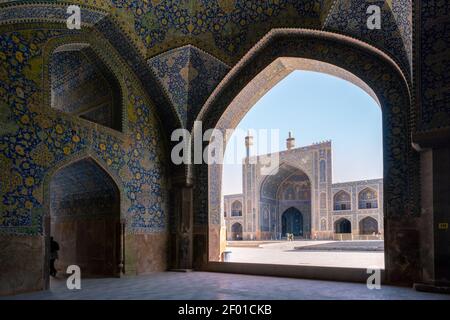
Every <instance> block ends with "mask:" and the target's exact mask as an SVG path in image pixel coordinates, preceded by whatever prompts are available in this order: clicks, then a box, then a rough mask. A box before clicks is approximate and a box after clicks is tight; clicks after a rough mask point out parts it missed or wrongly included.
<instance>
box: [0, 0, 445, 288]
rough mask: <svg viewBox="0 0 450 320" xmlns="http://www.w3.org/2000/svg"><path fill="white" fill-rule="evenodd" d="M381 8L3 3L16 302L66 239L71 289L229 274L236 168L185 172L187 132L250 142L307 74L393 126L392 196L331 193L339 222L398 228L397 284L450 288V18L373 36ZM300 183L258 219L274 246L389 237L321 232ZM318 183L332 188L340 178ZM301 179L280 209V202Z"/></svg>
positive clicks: (267, 199) (413, 19) (272, 195)
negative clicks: (178, 155)
mask: <svg viewBox="0 0 450 320" xmlns="http://www.w3.org/2000/svg"><path fill="white" fill-rule="evenodd" d="M369 2H370V1H356V0H355V1H353V0H352V1H348V0H324V1H318V0H305V1H294V0H286V1H272V2H270V1H269V2H267V3H264V4H259V2H258V3H257V2H256V1H255V2H254V5H253V4H252V1H243V0H242V1H241V0H223V1H216V0H212V1H207V3H206V2H205V1H198V0H187V1H183V2H180V4H177V5H176V6H175V5H174V4H173V3H172V2H170V1H147V2H142V1H134V0H125V1H107V0H105V1H92V0H68V1H65V2H59V1H58V2H55V1H50V0H48V1H47V0H40V1H26V2H25V1H23V2H22V1H19V2H17V1H8V0H6V1H1V3H0V123H1V126H0V169H1V172H2V179H1V181H0V240H1V241H0V276H1V281H0V294H1V295H9V294H15V293H19V292H27V291H34V290H42V289H46V288H48V286H49V276H48V272H47V270H48V258H49V251H50V241H49V239H50V236H54V237H55V239H56V240H57V241H59V242H60V246H61V250H60V255H61V259H60V261H58V263H57V269H58V272H62V271H63V268H64V267H65V265H66V264H69V263H75V264H79V265H81V266H82V268H83V269H84V270H86V271H87V273H88V274H91V275H92V276H122V275H124V274H126V275H137V274H145V273H150V272H155V271H164V270H169V269H195V270H214V268H219V267H218V265H220V268H222V269H221V270H222V271H227V270H230V269H227V268H229V267H230V265H231V264H230V265H229V266H228V267H227V266H226V264H224V263H218V261H220V259H221V253H222V252H223V250H224V245H223V243H224V242H225V240H226V239H225V235H224V234H225V233H224V231H225V230H224V219H225V218H224V215H223V214H222V213H221V209H220V208H221V207H220V203H221V198H222V195H221V189H220V179H221V178H220V177H221V167H220V165H210V166H208V165H207V164H195V165H194V164H175V163H172V161H171V160H170V159H171V158H170V156H171V150H172V148H173V146H175V145H176V142H173V141H171V135H172V132H173V130H174V129H178V128H184V129H186V130H187V131H188V132H191V133H192V134H193V136H194V138H195V137H196V136H197V135H199V132H198V131H196V130H195V129H194V122H195V121H196V120H198V121H202V128H203V130H207V129H209V128H217V129H219V130H225V129H227V128H234V127H236V125H237V124H238V123H239V121H240V120H241V119H242V118H243V116H244V115H245V113H246V112H247V111H248V110H249V109H250V108H251V106H252V105H253V104H254V103H255V102H256V101H257V100H258V99H259V98H260V97H261V96H262V95H263V94H264V93H265V92H267V91H268V90H270V88H271V87H273V86H274V85H275V84H276V83H277V82H279V81H280V80H281V79H282V78H283V77H284V76H286V75H287V74H289V73H290V72H292V71H293V70H296V69H300V70H312V71H319V72H324V73H328V74H332V75H336V76H339V77H341V78H343V79H346V80H348V81H351V82H353V83H354V84H356V85H358V86H360V87H361V88H362V89H363V90H365V91H366V92H367V93H368V94H370V95H371V96H372V97H373V98H374V99H375V100H376V101H377V102H378V103H379V105H380V107H381V109H382V113H383V148H384V150H383V156H384V177H383V185H382V188H381V189H376V188H375V185H377V184H376V183H373V184H372V185H371V186H367V187H370V188H368V189H366V190H365V191H363V190H360V191H363V192H362V193H360V197H359V198H358V201H356V200H355V201H353V199H351V201H349V199H348V195H347V194H346V193H345V192H348V190H349V189H351V187H350V186H334V185H333V190H331V185H330V186H329V188H330V189H329V194H328V197H329V198H328V199H333V200H330V201H333V204H332V206H333V208H334V209H335V210H343V211H346V210H359V209H361V210H381V211H382V213H383V226H384V235H385V249H386V252H385V260H386V267H385V270H384V276H385V281H386V282H389V283H392V284H408V285H411V284H412V283H415V282H423V283H427V284H431V285H436V284H437V285H448V284H449V281H450V245H449V243H450V240H449V239H450V233H449V229H448V223H449V212H450V209H449V208H450V203H449V201H450V196H449V192H450V191H449V186H448V181H450V168H449V165H448V164H449V163H450V145H449V141H450V111H449V110H450V109H449V108H448V99H446V98H447V97H448V82H449V79H448V75H449V74H450V70H449V68H450V66H449V64H448V63H446V62H447V55H446V54H444V53H445V52H446V50H448V44H449V39H448V37H449V35H448V33H446V32H445V31H446V29H445V25H446V23H445V22H446V21H448V12H449V11H450V3H449V2H443V1H438V0H430V1H426V2H424V1H419V0H417V1H416V0H414V1H403V0H392V1H385V2H383V4H381V3H380V5H381V10H382V16H383V24H384V25H385V27H383V28H381V29H379V30H368V29H366V28H365V27H361V26H360V23H361V21H365V19H366V7H367V5H368V3H369ZM249 3H250V4H251V5H248V4H249ZM370 3H371V2H370ZM68 4H77V5H79V6H80V7H81V16H82V17H83V18H82V19H83V21H82V27H81V29H79V30H69V29H68V28H67V27H66V19H67V16H66V6H67V5H68ZM413 9H414V10H413ZM162 12H163V13H164V14H162ZM199 17H202V18H201V19H200V18H199ZM216 17H220V18H216ZM342 17H345V19H342ZM130 22H131V23H130ZM413 39H414V41H413ZM413 84H414V85H413ZM206 144H207V143H206V142H204V145H205V146H206ZM323 149H324V150H325V149H326V146H324V148H323ZM189 150H190V149H189ZM190 151H191V150H190ZM192 151H193V150H192ZM318 152H319V151H318ZM319 157H320V159H317V161H322V160H323V162H318V166H317V168H319V169H318V170H320V168H325V169H326V168H327V167H328V166H327V161H328V156H327V154H326V153H325V154H322V155H319ZM315 168H316V167H315ZM298 169H299V168H298V167H296V166H293V165H290V164H289V162H286V163H284V164H283V165H282V168H281V170H280V171H281V176H279V178H282V180H280V181H275V180H274V181H266V182H265V184H266V186H265V187H264V188H263V192H262V194H261V196H260V197H259V198H258V199H254V201H255V202H256V201H260V202H263V203H270V204H274V206H275V205H277V206H278V207H277V210H278V211H277V212H279V213H280V215H277V216H276V217H275V216H273V217H272V215H271V212H270V211H266V212H264V211H262V212H261V213H262V214H261V215H258V217H257V219H259V218H260V217H262V218H261V219H262V225H263V229H262V230H260V233H261V235H262V236H265V235H270V234H271V233H273V232H274V231H275V230H277V232H278V230H279V232H280V233H281V232H283V231H286V232H289V231H291V232H292V233H294V234H295V233H298V234H299V235H300V234H303V236H305V235H307V234H308V233H309V232H312V231H313V229H314V228H316V229H318V230H320V227H321V226H323V227H324V230H325V231H326V232H324V233H323V236H326V233H327V232H328V233H332V232H334V231H333V230H334V229H336V228H338V229H339V230H341V231H343V232H346V231H348V230H349V228H351V229H352V230H353V228H358V229H359V230H360V232H362V233H364V234H370V233H373V232H377V228H378V231H380V230H379V229H380V228H381V225H380V224H378V225H377V224H376V223H374V221H373V220H372V219H370V218H367V219H362V220H361V221H357V222H356V223H355V222H350V221H349V222H350V225H349V223H348V222H346V221H345V220H342V221H325V220H323V221H315V220H313V219H311V217H312V215H313V214H314V212H313V209H314V210H315V209H318V210H320V206H319V207H318V208H316V207H315V206H314V208H313V207H312V206H310V204H309V203H308V201H307V200H305V199H306V198H305V194H308V192H311V189H310V186H309V183H311V184H312V181H309V182H308V180H307V179H306V178H308V177H307V176H306V175H303V174H302V173H300V171H298ZM325 169H324V170H325ZM306 171H307V170H306ZM303 173H305V171H303ZM289 177H292V178H291V179H290V180H289V179H288V180H286V179H287V178H289ZM318 177H319V182H318V184H317V185H320V183H323V185H324V186H325V185H326V184H327V183H328V181H327V180H326V179H327V175H326V171H324V172H322V174H321V173H320V172H319V174H318ZM308 179H309V178H308ZM285 180H286V185H285V186H284V187H283V189H282V190H281V192H278V189H276V190H275V188H272V187H271V186H274V185H279V182H281V181H285ZM275 182H276V183H275ZM314 185H316V184H315V182H314ZM297 187H298V188H297ZM324 188H325V187H324ZM327 188H328V186H327ZM318 191H321V190H318ZM322 191H323V190H322ZM340 191H343V192H341V193H339V192H340ZM334 195H335V197H333V196H334ZM332 197H333V198H332ZM381 197H382V199H383V200H382V202H380V201H379V199H381ZM320 198H321V196H320V195H318V199H320ZM322 199H326V198H324V197H322ZM355 199H356V198H355ZM287 202H290V203H287ZM293 202H296V203H297V204H295V205H293V204H292V203H293ZM330 205H331V202H330ZM330 208H331V207H330ZM245 209H246V204H245V203H244V202H242V203H241V204H240V206H239V205H238V204H236V205H235V206H234V208H230V210H231V211H228V212H229V213H230V214H232V213H233V212H234V214H235V215H236V217H238V214H242V215H245V214H247V213H246V212H245ZM266 213H267V214H266ZM251 214H253V212H251ZM278 217H279V220H276V219H278ZM372 218H373V217H372ZM264 219H266V220H264ZM274 219H275V220H274ZM293 221H301V225H302V228H297V229H296V228H293V227H292V225H293V224H292V222H293ZM297 225H298V224H297ZM248 227H249V226H248V225H245V224H244V225H242V224H241V225H236V226H235V227H233V230H234V231H233V232H234V236H235V237H236V238H238V237H239V238H241V237H245V236H246V232H247V231H246V230H250V229H248ZM250 227H251V226H250ZM280 229H281V230H280ZM314 230H315V229H314ZM255 232H256V231H255ZM94 235H95V237H94ZM94 238H95V239H94ZM94 257H95V259H94ZM97 258H98V259H97ZM216 270H217V269H216ZM286 270H287V269H283V266H280V267H279V268H277V271H273V272H279V275H282V274H283V272H286ZM298 270H300V271H299V272H300V274H301V270H302V267H298ZM242 272H247V273H252V272H255V269H252V266H251V265H249V266H248V267H246V270H242ZM335 272H339V271H336V270H335ZM335 272H328V273H329V274H333V273H335ZM355 272H356V271H355ZM357 272H360V273H361V274H363V273H364V276H365V272H362V271H361V270H359V271H358V270H357ZM317 277H320V276H317Z"/></svg>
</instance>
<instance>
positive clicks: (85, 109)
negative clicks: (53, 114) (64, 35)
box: [50, 47, 122, 131]
mask: <svg viewBox="0 0 450 320" xmlns="http://www.w3.org/2000/svg"><path fill="white" fill-rule="evenodd" d="M50 79H51V106H52V108H54V109H57V110H59V111H63V112H66V113H68V114H71V115H76V116H79V117H80V118H83V119H86V120H89V121H92V122H95V123H98V124H100V125H103V126H106V127H110V128H112V129H115V130H118V131H122V111H121V93H120V92H121V91H120V85H119V83H118V82H117V79H116V78H115V76H114V75H113V74H112V73H111V72H110V71H109V70H108V68H107V67H106V66H105V65H104V63H103V62H102V61H101V59H99V58H98V57H97V55H96V54H95V53H94V52H93V50H92V49H91V48H89V47H82V48H79V49H78V50H56V51H55V52H54V53H53V54H52V56H51V61H50Z"/></svg>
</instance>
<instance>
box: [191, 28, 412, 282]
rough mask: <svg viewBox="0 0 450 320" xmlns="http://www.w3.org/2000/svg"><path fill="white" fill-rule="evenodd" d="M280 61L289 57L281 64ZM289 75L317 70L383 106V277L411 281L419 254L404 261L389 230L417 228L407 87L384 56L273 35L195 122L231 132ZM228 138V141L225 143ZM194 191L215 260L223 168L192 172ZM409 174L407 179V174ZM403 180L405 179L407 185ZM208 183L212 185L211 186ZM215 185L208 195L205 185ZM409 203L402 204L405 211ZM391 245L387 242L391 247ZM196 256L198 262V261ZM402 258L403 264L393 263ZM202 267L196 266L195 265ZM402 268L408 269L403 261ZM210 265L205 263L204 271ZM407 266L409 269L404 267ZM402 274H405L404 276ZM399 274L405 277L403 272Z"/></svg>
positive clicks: (296, 34) (343, 43) (326, 40)
mask: <svg viewBox="0 0 450 320" xmlns="http://www.w3.org/2000/svg"><path fill="white" fill-rule="evenodd" d="M284 57H289V58H288V59H287V60H285V58H284ZM294 66H295V67H294ZM292 69H300V70H313V71H320V72H324V73H328V74H332V75H336V76H338V77H341V78H344V79H346V80H348V81H351V82H353V83H354V84H356V85H358V86H360V87H361V88H362V89H364V90H366V92H368V93H369V94H370V95H372V96H373V97H374V98H375V99H376V100H377V101H378V102H379V104H380V106H381V108H382V112H383V159H384V165H383V167H384V204H385V205H384V208H385V209H384V210H385V212H384V215H385V218H386V226H387V227H386V231H387V232H388V234H386V241H387V245H386V268H387V270H388V274H389V275H388V278H393V277H394V278H396V279H397V280H398V279H407V278H413V277H415V272H416V269H415V268H414V264H415V263H416V262H417V259H418V256H417V252H413V251H411V250H409V251H408V253H407V255H408V258H405V253H404V252H401V251H402V250H400V249H399V248H400V247H402V248H403V247H406V244H405V246H403V244H402V245H400V246H399V245H398V243H395V242H396V240H395V239H396V232H394V230H398V229H402V228H407V226H408V225H409V224H411V223H412V224H414V220H411V217H412V216H414V215H416V214H417V213H418V212H417V211H415V210H413V208H415V207H418V206H414V204H417V201H418V199H419V198H418V197H417V191H418V190H417V189H416V188H415V186H416V185H417V184H416V181H417V178H418V175H417V173H418V171H417V172H416V173H414V172H415V171H414V170H416V169H417V166H418V158H417V155H416V154H415V153H414V151H413V149H412V147H411V143H410V134H409V127H408V123H409V121H410V99H409V96H410V95H409V85H408V82H407V80H405V77H404V75H403V73H402V71H401V69H400V68H399V67H398V66H397V65H396V63H395V62H394V61H392V60H391V59H390V58H389V57H388V56H387V55H385V54H384V53H383V52H381V51H379V50H377V49H375V48H372V47H370V46H368V45H367V44H365V43H363V42H361V41H358V40H354V39H350V38H348V37H345V36H341V35H336V34H331V33H328V32H322V31H310V30H293V29H288V30H273V31H272V32H270V33H269V35H267V36H266V37H265V38H264V39H263V40H262V41H261V42H260V43H258V45H256V46H255V47H254V49H253V50H251V51H250V52H249V53H248V54H247V55H246V56H245V57H244V59H242V60H241V62H240V63H239V64H238V65H237V66H236V67H235V68H234V69H233V70H232V71H231V72H230V73H229V74H228V75H227V77H225V79H224V80H223V81H222V83H221V84H220V85H219V86H218V87H217V89H216V90H215V92H214V93H213V94H212V95H211V97H210V98H209V99H208V101H207V102H206V104H205V105H204V107H203V109H202V111H201V112H200V114H199V117H198V119H199V120H202V121H203V126H204V128H205V127H206V128H213V127H215V128H217V129H219V130H225V129H229V128H233V127H235V126H236V124H237V123H238V122H239V120H240V119H241V118H242V116H243V115H245V113H246V112H247V111H248V110H249V108H251V106H252V105H253V104H254V102H255V101H257V100H258V99H259V98H260V97H261V96H262V95H263V94H264V93H265V92H267V91H268V90H269V89H270V88H271V87H272V86H273V85H274V84H275V83H277V82H278V81H280V79H282V78H283V77H284V76H286V74H288V73H289V72H290V71H291V70H292ZM225 139H226V138H225ZM196 169H197V170H198V171H197V173H196V176H197V178H198V179H199V180H198V181H199V183H198V184H196V188H198V190H199V192H195V193H194V206H195V214H196V216H195V218H194V219H195V220H196V221H198V222H199V223H201V221H208V224H209V228H208V230H209V236H208V239H209V240H210V241H209V245H208V246H204V247H203V248H200V247H198V248H197V249H196V250H206V249H207V248H209V255H208V257H209V261H217V260H218V259H219V258H218V257H220V252H219V249H218V248H219V245H218V244H217V243H212V242H211V241H217V240H218V239H220V232H221V231H220V230H221V227H220V226H221V220H220V218H221V215H220V197H221V190H220V184H219V185H217V184H218V181H220V175H221V174H220V173H221V167H220V165H211V166H208V165H202V166H197V167H196ZM407 172H409V173H411V174H407ZM405 176H407V177H408V179H404V177H405ZM208 181H209V184H208ZM212 181H214V184H215V186H214V187H213V188H212V190H213V191H212V192H211V193H210V194H209V200H208V201H207V200H206V199H205V198H204V197H206V196H207V195H208V192H207V188H208V185H209V186H210V187H211V183H212ZM405 204H406V205H405ZM390 241H392V242H390ZM196 256H198V255H197V254H196ZM400 256H403V259H402V261H403V262H402V263H401V265H400V264H399V263H400V260H398V257H400ZM198 261H199V260H198ZM405 261H406V262H405ZM205 263H206V264H208V261H203V262H202V264H205ZM405 263H406V265H405ZM405 268H406V269H407V270H408V271H407V272H405ZM400 270H402V271H401V272H400ZM409 271H410V272H411V274H409Z"/></svg>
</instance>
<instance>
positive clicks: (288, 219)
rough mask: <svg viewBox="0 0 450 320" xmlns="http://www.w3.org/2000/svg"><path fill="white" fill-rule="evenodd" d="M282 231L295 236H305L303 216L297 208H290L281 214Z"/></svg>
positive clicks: (284, 233)
mask: <svg viewBox="0 0 450 320" xmlns="http://www.w3.org/2000/svg"><path fill="white" fill-rule="evenodd" d="M281 225H282V227H281V228H282V231H281V233H282V234H283V235H284V236H286V235H287V234H288V233H291V234H293V235H294V236H295V237H299V236H300V237H302V236H303V216H302V214H301V212H300V211H298V209H296V208H289V209H287V210H286V211H285V212H283V214H282V215H281Z"/></svg>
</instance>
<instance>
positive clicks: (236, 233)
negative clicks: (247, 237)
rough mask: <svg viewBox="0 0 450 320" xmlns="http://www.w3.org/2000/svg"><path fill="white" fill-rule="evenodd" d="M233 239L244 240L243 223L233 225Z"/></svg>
mask: <svg viewBox="0 0 450 320" xmlns="http://www.w3.org/2000/svg"><path fill="white" fill-rule="evenodd" d="M231 240H242V224H240V223H239V222H235V223H233V225H232V226H231Z"/></svg>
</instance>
